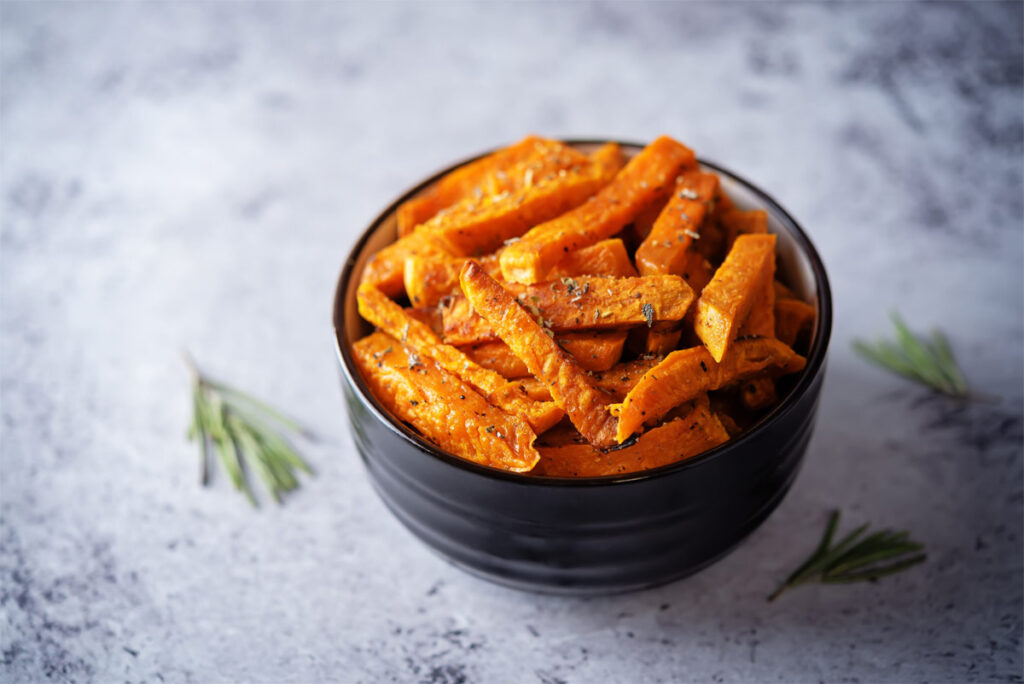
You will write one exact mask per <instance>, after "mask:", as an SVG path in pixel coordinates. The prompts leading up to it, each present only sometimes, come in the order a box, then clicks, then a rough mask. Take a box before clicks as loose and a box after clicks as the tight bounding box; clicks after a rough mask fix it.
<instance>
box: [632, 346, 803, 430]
mask: <svg viewBox="0 0 1024 684" xmlns="http://www.w3.org/2000/svg"><path fill="white" fill-rule="evenodd" d="M804 363H805V360H804V358H803V357H802V356H800V355H799V354H797V353H796V352H794V351H793V350H792V349H790V348H789V347H787V346H786V345H785V344H783V343H782V342H779V341H778V340H775V339H770V338H754V339H748V340H737V341H736V342H735V343H734V344H733V346H732V349H731V350H730V351H729V354H728V355H727V356H726V357H725V358H724V359H723V360H722V363H717V362H715V360H714V359H713V358H712V356H711V354H710V352H708V350H707V349H705V348H704V347H692V348H690V349H682V350H680V351H676V352H672V353H671V354H669V355H668V356H666V357H665V359H664V360H663V361H662V362H661V363H659V364H658V365H657V366H655V367H654V368H652V369H651V370H649V371H647V373H645V374H644V376H643V378H641V379H640V382H638V383H637V384H636V385H635V386H634V387H633V389H632V390H630V392H629V394H627V395H626V398H625V399H624V400H623V402H622V403H621V404H618V405H616V406H615V407H613V409H612V411H613V412H615V413H617V414H618V416H619V425H618V430H617V432H616V438H617V439H618V441H619V442H620V443H621V442H623V441H625V440H626V438H628V437H629V436H630V435H632V434H633V433H634V432H636V431H637V430H638V429H639V428H640V427H641V426H642V425H643V424H644V423H645V422H648V421H656V420H659V419H660V418H661V417H662V416H664V415H665V414H666V413H668V412H669V411H670V410H672V408H674V407H676V406H679V405H680V404H682V403H684V402H686V401H689V400H691V399H693V398H694V397H696V396H697V395H699V394H701V393H703V392H708V391H711V390H716V389H719V388H721V387H724V386H726V385H728V384H730V383H733V382H737V381H739V380H743V379H746V378H749V377H751V376H753V375H756V374H757V373H760V372H761V371H763V370H765V369H766V368H773V369H775V370H777V371H778V372H781V373H793V372H796V371H799V370H802V369H803V367H804Z"/></svg>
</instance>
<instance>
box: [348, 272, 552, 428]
mask: <svg viewBox="0 0 1024 684" xmlns="http://www.w3.org/2000/svg"><path fill="white" fill-rule="evenodd" d="M358 302H359V314H360V315H361V316H362V317H363V318H365V319H366V320H368V321H369V322H370V323H373V324H374V325H375V326H377V327H378V328H380V329H381V330H383V331H384V332H386V333H388V334H389V335H391V336H392V337H394V338H396V339H399V340H401V341H402V343H403V344H405V345H407V346H408V347H409V348H410V349H413V350H415V351H416V352H417V353H418V354H420V355H421V356H426V357H430V358H431V359H433V360H434V361H436V362H437V363H438V365H439V366H440V367H442V368H444V369H445V370H447V371H448V372H450V373H453V374H455V375H456V376H458V377H459V379H460V380H462V381H463V382H466V383H467V384H469V385H471V386H472V387H474V388H475V389H477V390H478V391H479V392H480V394H482V395H483V396H484V397H486V398H487V400H488V401H490V402H491V403H493V404H494V405H495V406H498V407H499V408H501V409H502V410H504V411H506V412H508V413H511V414H514V415H517V416H520V417H521V418H523V419H524V420H526V421H527V422H528V423H529V424H530V426H531V427H533V429H534V431H535V432H538V433H539V432H543V431H544V430H547V429H548V428H550V427H551V426H553V425H554V424H555V423H557V422H558V421H559V420H561V419H562V411H561V410H560V409H559V408H558V407H557V406H555V405H554V404H552V403H538V402H535V401H533V400H532V399H530V398H529V397H527V396H526V393H525V392H523V391H522V390H521V389H520V388H519V386H518V385H516V384H515V383H512V382H509V381H508V380H506V379H505V378H503V377H502V376H501V375H499V374H497V373H495V372H494V371H492V370H488V369H487V368H483V367H481V366H479V365H477V364H476V363H474V362H473V361H472V360H470V359H469V358H468V357H467V356H466V355H465V354H463V353H462V352H461V351H460V350H459V349H457V348H455V347H452V346H450V345H447V344H443V343H442V342H441V340H440V339H438V337H437V335H436V334H434V331H433V330H431V329H430V328H429V327H428V326H427V325H425V324H424V323H422V322H420V321H419V320H417V319H416V318H413V317H411V316H409V315H408V314H407V313H406V312H405V310H403V309H402V307H400V306H398V304H395V303H394V302H393V301H391V300H390V299H388V298H387V297H385V296H384V294H383V293H381V291H380V290H378V289H377V288H375V287H373V286H372V285H361V286H360V287H359V291H358Z"/></svg>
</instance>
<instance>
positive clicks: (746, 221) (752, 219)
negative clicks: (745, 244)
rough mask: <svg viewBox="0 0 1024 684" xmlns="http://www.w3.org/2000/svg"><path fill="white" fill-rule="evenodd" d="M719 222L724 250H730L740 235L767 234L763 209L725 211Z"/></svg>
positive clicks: (765, 215)
mask: <svg viewBox="0 0 1024 684" xmlns="http://www.w3.org/2000/svg"><path fill="white" fill-rule="evenodd" d="M719 222H720V223H721V225H722V228H723V229H724V231H725V245H726V249H732V246H733V245H734V244H735V243H736V239H737V238H738V237H739V236H740V235H763V234H765V233H767V232H768V214H767V213H766V212H765V211H764V210H763V209H751V210H749V211H743V210H741V209H735V208H732V209H727V210H726V211H723V212H722V213H721V217H720V219H719Z"/></svg>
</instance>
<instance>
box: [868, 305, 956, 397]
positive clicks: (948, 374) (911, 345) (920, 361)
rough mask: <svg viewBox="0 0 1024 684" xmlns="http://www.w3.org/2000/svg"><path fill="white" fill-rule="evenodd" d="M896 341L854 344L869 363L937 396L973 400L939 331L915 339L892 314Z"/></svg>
mask: <svg viewBox="0 0 1024 684" xmlns="http://www.w3.org/2000/svg"><path fill="white" fill-rule="evenodd" d="M892 321H893V325H894V326H895V327H896V341H895V342H892V341H888V340H878V341H877V342H875V343H874V344H871V343H868V342H864V341H862V340H854V342H853V348H854V350H855V351H856V352H857V353H858V354H860V355H861V356H863V357H864V358H865V359H867V360H868V361H870V362H872V363H874V364H876V365H878V366H881V367H882V368H885V369H887V370H889V371H892V372H893V373H896V374H898V375H902V376H904V377H907V378H910V379H911V380H913V381H915V382H919V383H921V384H922V385H925V386H926V387H929V388H931V389H932V390H933V391H935V392H939V393H940V394H945V395H947V396H950V397H956V398H958V399H967V398H969V397H971V391H970V388H969V387H968V386H967V380H966V379H965V378H964V374H963V373H962V372H961V371H960V368H959V367H958V366H957V364H956V359H955V358H954V357H953V350H952V349H950V347H949V340H947V339H946V336H945V335H944V334H942V332H940V331H938V330H934V331H932V334H931V338H930V339H928V338H923V337H918V336H917V335H914V333H912V332H910V330H909V329H908V328H907V326H906V324H905V323H904V322H903V319H902V318H900V316H899V314H897V313H895V312H894V313H893V314H892Z"/></svg>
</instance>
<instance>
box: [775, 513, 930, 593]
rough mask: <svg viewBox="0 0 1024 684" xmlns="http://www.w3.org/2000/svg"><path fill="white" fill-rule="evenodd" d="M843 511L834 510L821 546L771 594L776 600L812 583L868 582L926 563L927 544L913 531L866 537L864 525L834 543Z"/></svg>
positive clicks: (883, 533)
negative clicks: (925, 548)
mask: <svg viewBox="0 0 1024 684" xmlns="http://www.w3.org/2000/svg"><path fill="white" fill-rule="evenodd" d="M838 525H839V511H832V515H831V516H829V519H828V525H826V526H825V534H824V535H823V536H822V538H821V541H820V542H819V543H818V548H816V549H815V550H814V553H812V554H811V555H810V557H809V558H808V559H807V560H806V561H804V562H803V564H802V565H801V566H800V567H798V568H797V569H796V570H794V571H793V573H792V574H791V575H790V576H789V577H787V578H786V581H785V582H783V583H782V584H781V585H779V588H778V589H776V590H775V591H774V592H772V593H771V595H770V596H769V597H768V600H769V601H774V600H775V599H777V598H778V597H779V595H780V594H782V592H784V591H786V590H787V589H792V588H793V587H797V586H800V585H801V584H806V583H808V582H821V583H823V584H843V583H847V582H864V581H868V580H876V579H878V578H879V577H885V576H886V575H892V574H894V573H897V572H901V571H903V570H906V569H907V568H909V567H912V566H914V565H917V564H918V563H922V562H924V560H925V558H927V554H925V553H923V551H924V545H923V544H920V543H918V542H915V541H912V540H911V539H910V533H909V532H905V531H904V532H893V531H892V530H883V531H881V532H875V533H874V534H869V535H868V536H866V537H865V536H862V535H863V534H864V533H865V532H866V531H867V529H868V525H867V524H864V525H861V526H860V527H858V528H857V529H855V530H854V531H853V532H850V533H849V534H847V535H846V536H845V537H843V538H842V539H841V540H840V541H839V542H838V543H837V544H835V545H834V546H833V545H832V538H833V537H834V536H835V532H836V527H837V526H838Z"/></svg>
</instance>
